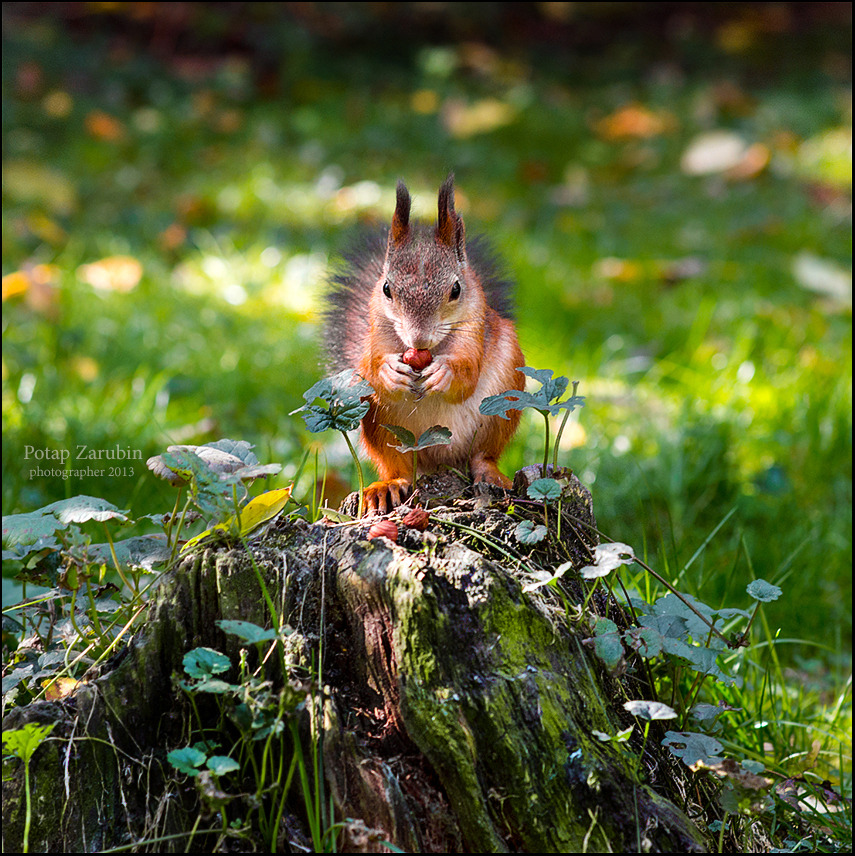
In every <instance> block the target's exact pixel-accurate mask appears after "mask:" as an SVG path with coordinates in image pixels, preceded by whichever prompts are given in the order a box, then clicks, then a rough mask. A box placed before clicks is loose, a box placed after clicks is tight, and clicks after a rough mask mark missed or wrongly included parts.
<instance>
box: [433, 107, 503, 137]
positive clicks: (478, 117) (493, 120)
mask: <svg viewBox="0 0 855 856" xmlns="http://www.w3.org/2000/svg"><path fill="white" fill-rule="evenodd" d="M514 119H516V110H515V109H514V107H513V106H511V105H510V104H507V103H505V102H504V101H499V100H498V99H497V98H483V99H481V100H480V101H476V102H475V103H474V104H467V103H466V102H465V101H464V100H462V99H460V98H449V99H448V101H446V102H445V104H444V105H443V109H442V120H443V123H444V124H445V127H446V129H447V130H448V132H449V133H450V134H451V136H452V137H457V138H458V139H465V138H467V137H474V136H475V135H476V134H485V133H488V132H490V131H494V130H496V129H497V128H501V127H503V126H505V125H509V124H510V123H511V122H513V121H514Z"/></svg>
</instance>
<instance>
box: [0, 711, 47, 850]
mask: <svg viewBox="0 0 855 856" xmlns="http://www.w3.org/2000/svg"><path fill="white" fill-rule="evenodd" d="M54 725H56V723H55V722H52V723H50V724H49V725H39V724H38V723H36V722H28V723H27V724H26V725H25V726H24V727H23V728H16V729H15V730H14V731H4V732H3V749H4V750H5V751H6V752H9V753H10V754H11V755H14V756H15V757H16V758H20V759H21V760H22V761H23V762H24V800H25V803H26V810H25V814H24V842H23V850H24V853H29V852H30V823H31V822H32V798H31V795H30V761H31V760H32V757H33V755H34V754H35V752H36V749H38V748H39V746H41V745H42V743H44V741H45V740H47V738H48V736H49V735H50V733H51V731H53V728H54Z"/></svg>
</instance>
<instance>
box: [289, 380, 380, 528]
mask: <svg viewBox="0 0 855 856" xmlns="http://www.w3.org/2000/svg"><path fill="white" fill-rule="evenodd" d="M373 393H374V389H373V387H372V386H371V384H370V383H368V381H367V380H363V379H362V378H360V377H359V375H358V374H357V373H356V372H355V371H354V370H353V369H345V371H343V372H339V373H338V374H336V375H332V377H325V378H324V379H323V380H319V381H318V382H317V383H316V384H315V385H314V386H312V387H311V388H310V389H307V390H306V391H305V392H304V393H303V398H304V399H305V400H306V403H305V404H304V405H303V406H302V407H298V408H297V409H296V410H292V411H291V414H290V415H293V414H294V413H301V412H302V414H303V419H304V420H305V422H306V427H307V428H308V429H309V431H311V432H312V433H313V434H319V433H320V432H321V431H328V430H329V429H330V428H332V429H333V430H335V431H340V432H341V436H342V437H344V442H345V443H347V448H348V449H349V450H350V454H351V456H352V457H353V462H354V464H356V477H357V478H358V479H359V516H360V517H362V508H363V503H364V501H365V500H364V497H363V493H364V489H365V482H364V480H363V478H362V467H361V466H360V465H359V458H358V457H357V456H356V450H355V449H354V448H353V444H352V443H351V442H350V438H349V437H348V436H347V432H348V431H353V430H354V429H355V428H358V427H359V423H360V422H361V421H362V417H363V416H365V414H366V413H368V401H367V400H366V399H367V398H369V397H370V396H371V395H373ZM316 399H321V401H323V402H324V403H325V404H326V405H327V406H326V407H320V406H318V405H317V404H314V402H315V400H316Z"/></svg>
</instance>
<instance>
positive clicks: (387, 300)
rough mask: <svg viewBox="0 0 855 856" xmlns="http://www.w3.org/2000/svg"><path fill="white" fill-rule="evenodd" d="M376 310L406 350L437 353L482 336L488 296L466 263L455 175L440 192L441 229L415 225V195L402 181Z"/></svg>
mask: <svg viewBox="0 0 855 856" xmlns="http://www.w3.org/2000/svg"><path fill="white" fill-rule="evenodd" d="M372 305H373V306H374V307H375V308H376V310H377V311H378V312H379V313H380V314H381V315H382V317H384V318H385V319H386V320H387V321H388V322H389V325H390V326H391V329H392V330H394V333H395V335H396V336H397V338H398V339H399V340H400V342H401V344H403V345H404V346H405V348H416V349H427V350H434V349H435V348H437V347H438V346H439V345H440V344H441V343H442V342H443V341H444V340H446V339H448V338H449V337H452V336H455V335H458V336H461V337H468V336H473V335H479V336H480V335H481V330H482V326H483V321H484V313H485V308H486V304H485V299H484V292H483V289H482V287H481V284H480V283H479V282H478V279H477V277H476V275H475V273H474V272H473V271H472V270H471V268H470V267H469V264H468V262H467V259H466V240H465V229H464V226H463V220H462V218H461V217H460V215H459V214H458V213H457V212H456V211H455V210H454V175H453V174H451V175H449V176H448V178H447V179H446V180H445V182H444V183H443V185H442V187H440V189H439V198H438V215H437V221H436V225H435V226H434V227H433V228H427V229H426V228H424V227H419V226H417V225H414V224H412V223H411V222H410V194H409V192H408V191H407V188H406V186H405V185H404V183H403V182H402V181H399V182H398V187H397V192H396V204H395V213H394V215H393V216H392V224H391V227H390V228H389V240H388V243H387V245H386V258H385V260H384V263H383V272H382V275H381V277H380V279H379V280H378V282H377V284H376V287H375V293H374V295H373V299H372ZM396 347H397V346H396Z"/></svg>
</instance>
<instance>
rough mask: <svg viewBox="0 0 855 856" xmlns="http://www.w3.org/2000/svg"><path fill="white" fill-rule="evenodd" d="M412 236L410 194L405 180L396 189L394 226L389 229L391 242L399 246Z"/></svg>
mask: <svg viewBox="0 0 855 856" xmlns="http://www.w3.org/2000/svg"><path fill="white" fill-rule="evenodd" d="M409 236H410V194H409V191H408V190H407V187H406V185H405V184H404V182H403V181H399V182H398V186H397V188H396V190H395V213H394V214H393V215H392V228H391V229H390V230H389V243H390V244H391V245H392V246H395V247H398V246H400V245H401V244H403V243H404V242H405V241H406V240H407V238H409Z"/></svg>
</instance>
